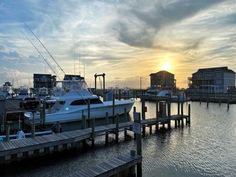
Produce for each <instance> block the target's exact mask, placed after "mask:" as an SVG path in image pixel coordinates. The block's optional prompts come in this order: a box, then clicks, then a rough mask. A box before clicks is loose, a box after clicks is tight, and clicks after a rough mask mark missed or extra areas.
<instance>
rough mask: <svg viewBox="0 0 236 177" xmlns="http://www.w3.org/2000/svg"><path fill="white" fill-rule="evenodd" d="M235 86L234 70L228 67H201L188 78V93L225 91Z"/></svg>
mask: <svg viewBox="0 0 236 177" xmlns="http://www.w3.org/2000/svg"><path fill="white" fill-rule="evenodd" d="M234 87H235V72H234V71H233V70H231V69H228V67H215V68H203V69H199V70H198V71H197V72H195V73H193V74H192V77H191V78H189V92H190V93H227V92H228V91H229V90H230V89H232V88H234Z"/></svg>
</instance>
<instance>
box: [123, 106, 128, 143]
mask: <svg viewBox="0 0 236 177" xmlns="http://www.w3.org/2000/svg"><path fill="white" fill-rule="evenodd" d="M124 114H125V120H126V121H127V120H128V115H127V109H126V108H124ZM124 138H125V141H126V140H127V128H125V129H124Z"/></svg>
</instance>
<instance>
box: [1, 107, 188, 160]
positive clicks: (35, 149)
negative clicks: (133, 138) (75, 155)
mask: <svg viewBox="0 0 236 177" xmlns="http://www.w3.org/2000/svg"><path fill="white" fill-rule="evenodd" d="M134 111H135V110H134ZM168 112H169V111H168ZM116 120H118V119H116ZM184 121H185V122H186V124H190V105H189V111H188V115H184V114H183V113H181V114H179V115H170V116H165V117H161V116H160V117H156V118H150V119H143V120H141V125H142V135H143V136H145V135H146V128H147V127H149V131H150V134H152V130H153V129H152V127H153V126H155V127H156V132H157V131H158V130H159V126H162V127H165V126H166V125H167V126H168V128H169V129H170V128H171V122H174V123H175V127H177V126H184ZM132 125H133V122H132V121H130V122H125V123H119V122H118V121H116V123H115V124H108V125H103V126H96V127H95V126H94V124H92V127H90V128H87V127H86V128H84V129H81V130H74V131H68V132H62V133H56V134H50V135H43V136H36V137H32V138H25V139H15V140H11V141H7V142H1V143H0V163H8V162H11V161H15V160H19V159H23V158H28V157H32V156H37V155H44V154H47V153H53V152H58V151H62V150H66V149H71V148H76V147H78V145H79V144H80V143H82V144H84V142H85V141H90V142H91V145H92V146H94V144H95V138H96V137H98V136H104V135H105V144H107V143H109V135H110V134H115V141H116V142H117V143H118V142H119V134H120V133H121V132H123V133H124V137H125V140H126V137H127V134H128V133H127V132H128V131H130V132H132ZM132 133H133V132H132Z"/></svg>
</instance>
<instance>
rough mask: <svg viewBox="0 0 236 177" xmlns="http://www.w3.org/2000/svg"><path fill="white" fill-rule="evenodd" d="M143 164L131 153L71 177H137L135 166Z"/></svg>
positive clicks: (82, 170)
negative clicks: (115, 176)
mask: <svg viewBox="0 0 236 177" xmlns="http://www.w3.org/2000/svg"><path fill="white" fill-rule="evenodd" d="M141 162H142V157H141V156H139V155H137V154H135V151H131V152H130V154H124V155H120V156H118V157H115V158H112V159H110V160H107V161H105V162H102V163H101V164H98V165H96V166H93V167H90V168H88V169H81V170H79V171H78V172H75V173H74V174H72V175H70V177H88V176H89V177H95V176H96V177H102V176H107V177H110V176H114V175H117V176H122V177H132V176H133V177H135V176H136V172H135V166H136V165H137V164H138V163H141Z"/></svg>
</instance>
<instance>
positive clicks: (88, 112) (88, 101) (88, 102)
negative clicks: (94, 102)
mask: <svg viewBox="0 0 236 177" xmlns="http://www.w3.org/2000/svg"><path fill="white" fill-rule="evenodd" d="M87 104H88V111H87V114H88V118H87V120H88V127H90V121H91V120H90V99H88V100H87Z"/></svg>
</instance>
